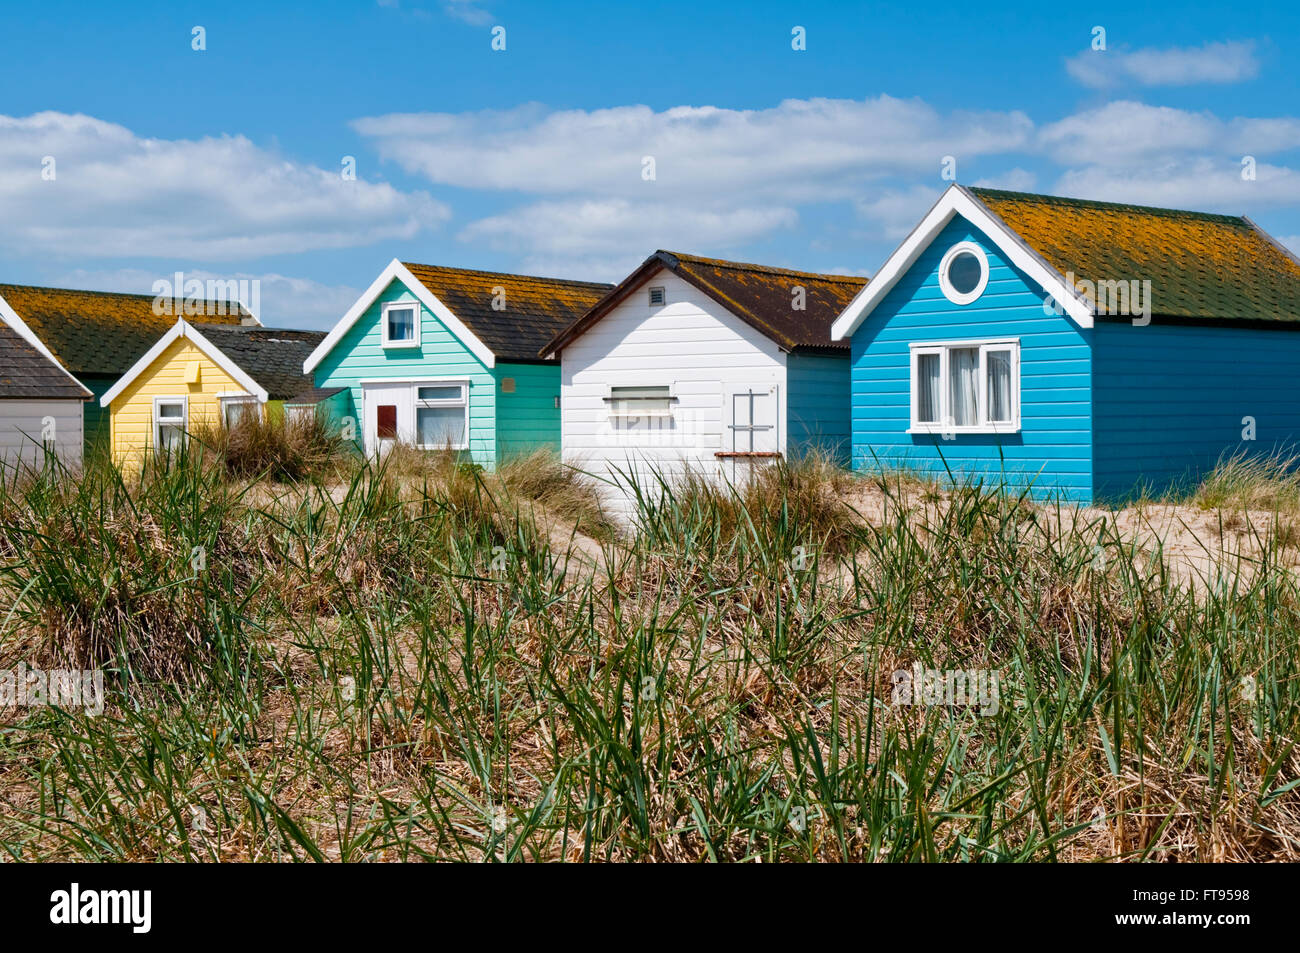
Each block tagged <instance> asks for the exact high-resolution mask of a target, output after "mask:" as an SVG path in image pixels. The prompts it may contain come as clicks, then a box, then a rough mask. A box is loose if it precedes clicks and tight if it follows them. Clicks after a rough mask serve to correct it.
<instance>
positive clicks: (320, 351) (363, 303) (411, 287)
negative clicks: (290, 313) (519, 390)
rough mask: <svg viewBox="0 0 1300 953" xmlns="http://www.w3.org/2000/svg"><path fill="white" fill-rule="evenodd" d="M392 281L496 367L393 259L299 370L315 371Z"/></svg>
mask: <svg viewBox="0 0 1300 953" xmlns="http://www.w3.org/2000/svg"><path fill="white" fill-rule="evenodd" d="M394 281H400V282H401V283H402V284H404V285H406V288H407V290H408V291H410V292H411V294H413V295H415V297H416V299H417V300H419V302H420V303H421V304H423V305H424V306H425V307H426V308H428V309H429V310H430V311H432V312H433V314H434V316H435V317H437V319H438V320H439V321H441V322H442V323H443V324H444V325H446V326H447V330H449V331H451V333H452V334H454V335H456V337H457V338H459V339H460V342H461V343H462V344H464V345H465V346H466V347H467V348H469V349H470V352H471V353H473V355H474V356H475V357H477V358H478V359H479V360H480V361H482V362H483V363H484V365H486V366H487V367H495V366H496V362H497V358H496V355H495V354H493V353H492V351H491V350H490V349H489V348H488V346H487V345H486V344H484V343H483V342H482V341H480V340H479V339H478V337H477V336H476V335H475V334H474V332H473V331H471V330H470V329H469V328H467V327H466V326H465V324H464V323H463V322H462V321H461V320H460V318H458V317H456V316H455V315H454V314H452V313H451V309H449V308H448V307H447V306H446V305H445V304H443V303H442V302H441V301H439V300H438V299H437V298H436V297H435V296H434V294H433V292H431V291H430V290H429V289H428V288H426V287H425V286H424V283H423V282H422V281H420V279H418V278H416V277H415V275H413V274H411V270H410V269H409V268H407V267H406V266H405V265H403V264H402V263H401V262H400V261H398V260H397V259H396V258H394V259H393V260H392V261H391V262H389V263H388V267H387V268H385V269H384V270H383V273H382V274H380V276H379V277H378V278H376V279H375V280H374V281H373V282H371V284H370V287H369V288H367V289H366V290H365V291H364V292H363V293H362V295H361V297H360V298H358V299H357V300H356V303H355V304H353V305H352V307H351V308H349V309H348V313H347V314H345V315H343V317H342V318H341V319H340V320H339V323H338V324H336V325H334V327H333V329H332V330H331V331H330V333H329V334H328V335H326V336H325V340H323V341H321V342H320V345H319V346H317V348H316V350H314V351H312V352H311V354H310V355H308V357H307V360H305V361H303V363H302V370H303V373H304V374H310V373H311V372H312V371H313V370H315V369H316V365H318V364H319V363H320V362H321V361H323V360H324V359H325V355H327V354H328V353H329V352H330V351H332V350H334V346H335V345H336V344H338V343H339V341H340V340H342V338H343V335H345V334H347V333H348V330H349V329H350V328H351V327H352V325H354V324H356V323H357V321H358V320H360V318H361V316H362V315H363V314H365V313H366V311H367V310H369V308H370V306H371V305H372V304H374V303H375V299H376V298H378V297H379V296H380V295H381V294H383V293H384V289H385V288H387V287H388V286H389V285H390V284H392V283H393V282H394Z"/></svg>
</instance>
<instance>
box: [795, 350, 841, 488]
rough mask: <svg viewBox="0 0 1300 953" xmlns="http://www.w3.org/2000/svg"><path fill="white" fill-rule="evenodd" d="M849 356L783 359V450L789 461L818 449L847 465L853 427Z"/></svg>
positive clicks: (815, 355) (825, 355) (833, 355)
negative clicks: (784, 378) (784, 429)
mask: <svg viewBox="0 0 1300 953" xmlns="http://www.w3.org/2000/svg"><path fill="white" fill-rule="evenodd" d="M849 381H850V366H849V355H848V354H847V353H845V354H799V353H793V354H790V355H788V357H787V359H786V421H787V425H786V451H787V454H786V455H787V456H788V457H790V458H791V459H798V457H799V456H800V455H801V454H802V453H805V452H807V451H809V450H812V449H819V450H822V451H824V452H826V453H828V454H830V455H831V456H832V457H833V458H834V459H836V460H839V461H840V462H841V463H843V464H845V465H847V464H848V463H849V457H850V453H849V451H850V447H851V443H852V432H853V428H852V425H851V415H850V413H849V389H850V388H849Z"/></svg>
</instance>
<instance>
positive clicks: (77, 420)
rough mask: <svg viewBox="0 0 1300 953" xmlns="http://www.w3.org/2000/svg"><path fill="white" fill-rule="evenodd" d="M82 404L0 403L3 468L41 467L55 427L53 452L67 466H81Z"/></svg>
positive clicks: (61, 401)
mask: <svg viewBox="0 0 1300 953" xmlns="http://www.w3.org/2000/svg"><path fill="white" fill-rule="evenodd" d="M82 403H83V401H80V400H25V399H17V400H0V467H2V468H3V469H6V470H7V469H12V468H14V467H18V466H23V467H40V466H42V465H43V464H44V462H45V452H46V444H45V440H46V438H47V437H48V436H49V435H50V429H47V424H50V425H52V431H53V442H54V452H55V453H56V454H57V455H58V457H59V458H60V460H62V462H63V464H64V465H65V466H68V467H71V468H76V467H80V466H81V463H82V447H83V435H82V427H83V426H84V424H83V416H82Z"/></svg>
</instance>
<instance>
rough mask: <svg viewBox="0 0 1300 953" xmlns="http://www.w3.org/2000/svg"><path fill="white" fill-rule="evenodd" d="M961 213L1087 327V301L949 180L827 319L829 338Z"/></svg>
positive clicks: (853, 321)
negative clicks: (916, 221) (846, 302)
mask: <svg viewBox="0 0 1300 953" xmlns="http://www.w3.org/2000/svg"><path fill="white" fill-rule="evenodd" d="M956 215H961V216H962V217H963V218H965V219H966V220H967V221H969V222H970V223H971V224H972V225H974V226H975V227H976V228H978V229H979V230H980V231H982V232H983V233H984V234H985V235H987V236H988V238H989V240H990V241H992V242H993V244H995V245H996V246H997V247H998V249H999V250H1000V251H1001V252H1002V254H1004V255H1006V257H1007V258H1008V259H1010V261H1011V263H1012V264H1014V265H1015V266H1016V267H1017V268H1019V269H1020V270H1021V271H1023V272H1024V273H1025V274H1027V275H1028V276H1029V277H1030V278H1032V279H1033V280H1034V281H1035V282H1037V283H1038V284H1039V285H1040V286H1041V287H1042V289H1043V290H1044V291H1046V292H1047V293H1048V294H1049V295H1051V296H1052V298H1053V300H1055V301H1056V303H1057V304H1059V305H1060V306H1061V308H1062V309H1063V310H1064V311H1065V313H1066V314H1068V315H1069V316H1070V317H1071V318H1073V319H1074V321H1075V323H1076V324H1078V325H1079V327H1081V328H1090V327H1092V306H1091V305H1090V304H1089V303H1088V301H1087V299H1086V298H1083V297H1082V296H1081V295H1080V294H1079V293H1078V292H1077V291H1075V290H1074V289H1073V288H1071V287H1070V286H1069V285H1067V284H1066V283H1065V277H1064V276H1063V275H1062V274H1061V273H1060V272H1059V271H1057V270H1056V269H1055V268H1054V267H1052V265H1051V264H1050V263H1049V262H1048V261H1047V259H1045V258H1043V256H1042V255H1040V254H1038V252H1036V251H1034V250H1033V249H1032V248H1030V247H1029V246H1028V245H1027V244H1025V242H1024V240H1023V239H1022V238H1021V237H1020V236H1019V235H1017V234H1016V233H1015V232H1013V231H1012V230H1011V229H1010V228H1008V227H1007V224H1006V223H1005V222H1003V221H1002V219H1000V218H999V217H998V216H997V215H995V214H993V212H992V211H990V210H989V208H988V207H987V206H986V205H985V204H984V203H983V202H981V201H980V200H979V199H977V198H976V197H975V196H974V195H972V194H971V193H970V192H968V191H967V190H966V189H964V188H962V187H961V186H960V185H956V184H954V185H952V186H950V187H949V188H948V191H946V192H944V193H943V195H941V196H939V201H937V202H935V203H934V207H933V208H932V209H930V211H929V212H928V213H927V214H926V216H925V218H923V219H921V223H920V224H919V225H917V226H916V228H914V229H912V233H911V234H910V235H908V236H907V238H906V239H905V240H904V242H903V244H901V245H899V246H898V248H897V249H896V250H895V251H894V253H893V254H892V255H890V256H889V258H888V259H886V260H885V263H884V264H883V265H882V266H881V267H880V270H879V271H878V272H877V273H876V274H875V275H874V276H873V277H872V278H871V280H870V281H868V282H867V284H866V286H865V287H864V288H863V289H862V290H861V291H859V292H858V294H857V297H855V298H854V299H853V300H852V301H851V302H849V306H848V307H847V308H845V309H844V311H843V313H841V314H840V316H839V317H838V318H836V319H835V323H834V324H832V325H831V340H833V341H842V340H844V339H845V338H847V337H850V336H852V334H853V332H854V331H856V330H857V329H858V328H859V327H860V326H861V325H862V322H863V321H864V320H865V319H866V317H867V315H869V314H870V313H871V312H872V311H873V310H874V309H875V307H876V305H878V304H879V303H880V302H881V300H882V299H883V298H884V297H885V295H887V294H888V293H889V291H890V289H892V288H893V287H894V285H896V284H897V283H898V281H899V279H900V278H902V277H903V275H905V274H906V273H907V270H908V269H909V268H911V267H912V265H914V264H915V263H916V260H917V259H918V258H919V257H921V253H922V252H923V251H925V249H926V248H927V247H929V245H930V243H931V242H932V241H934V238H935V236H936V235H938V234H939V232H940V231H942V230H943V228H944V226H945V225H947V224H948V223H949V222H950V221H952V219H953V217H954V216H956Z"/></svg>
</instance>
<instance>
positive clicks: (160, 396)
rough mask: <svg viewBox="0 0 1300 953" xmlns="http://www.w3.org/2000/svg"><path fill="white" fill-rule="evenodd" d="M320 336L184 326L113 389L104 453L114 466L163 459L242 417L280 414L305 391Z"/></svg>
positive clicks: (106, 400)
mask: <svg viewBox="0 0 1300 953" xmlns="http://www.w3.org/2000/svg"><path fill="white" fill-rule="evenodd" d="M324 337H325V335H324V333H323V332H318V331H299V330H291V329H286V328H266V327H261V326H238V325H203V324H191V323H189V322H188V321H186V320H185V319H184V318H182V319H180V320H178V321H177V322H176V324H175V325H174V326H173V327H172V328H171V330H169V331H168V332H167V333H166V334H164V335H163V336H162V337H161V338H160V339H159V340H158V341H157V343H155V344H154V345H153V347H151V348H150V349H149V350H148V352H147V353H146V354H145V355H144V356H143V357H141V358H140V360H138V361H137V362H136V363H135V365H134V366H133V367H132V368H131V369H130V370H128V371H127V372H126V373H125V374H124V375H122V377H121V379H120V380H118V382H117V383H116V384H114V385H113V386H112V387H111V388H110V389H109V390H108V391H107V392H106V393H105V394H104V396H103V397H102V398H100V403H101V405H102V406H103V407H105V408H106V409H107V410H108V413H109V419H110V428H111V429H110V434H111V436H110V445H111V447H112V452H113V459H114V461H116V462H117V463H118V465H119V466H130V465H132V464H138V463H140V462H141V461H142V460H143V459H144V455H145V454H147V453H149V452H154V453H159V452H167V451H169V450H170V449H172V448H174V447H176V446H178V445H179V444H180V443H181V442H183V441H184V440H185V439H186V436H187V434H189V433H191V432H192V431H194V430H195V429H197V428H199V427H202V426H230V425H232V424H233V423H234V422H235V421H236V420H237V419H238V418H239V416H240V415H241V414H244V413H247V412H249V411H250V410H254V409H256V410H257V411H258V412H262V413H265V412H267V409H268V408H270V409H272V410H273V411H274V410H279V409H281V408H282V406H283V403H284V402H285V401H286V400H289V399H291V398H295V397H297V396H298V395H299V394H302V393H303V392H305V391H308V390H310V389H311V386H312V382H311V378H310V377H309V376H308V375H305V374H304V373H303V371H302V364H303V361H304V360H305V359H306V357H307V356H308V355H309V354H310V353H311V352H312V350H313V349H315V347H316V346H317V345H318V344H320V342H321V340H323V339H324Z"/></svg>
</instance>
